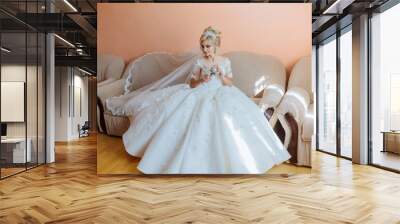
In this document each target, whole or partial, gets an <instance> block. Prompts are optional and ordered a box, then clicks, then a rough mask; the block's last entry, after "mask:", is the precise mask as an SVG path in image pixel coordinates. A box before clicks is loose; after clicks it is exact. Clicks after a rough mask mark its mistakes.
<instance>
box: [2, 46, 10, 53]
mask: <svg viewBox="0 0 400 224" xmlns="http://www.w3.org/2000/svg"><path fill="white" fill-rule="evenodd" d="M1 50H2V51H4V52H6V53H10V52H11V50H9V49H7V48H5V47H1Z"/></svg>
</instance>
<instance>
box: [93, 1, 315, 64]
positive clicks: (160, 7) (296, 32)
mask: <svg viewBox="0 0 400 224" xmlns="http://www.w3.org/2000/svg"><path fill="white" fill-rule="evenodd" d="M97 9H98V16H97V18H98V24H97V30H98V40H97V41H98V43H97V51H98V52H99V53H108V54H114V55H119V56H122V57H123V58H124V59H125V61H130V60H132V59H134V58H136V57H138V56H140V55H143V54H144V53H146V52H150V51H168V52H184V51H188V50H192V49H195V48H198V47H199V44H198V39H199V37H200V34H201V32H202V31H203V29H204V28H206V27H207V26H209V25H212V26H215V27H216V28H217V29H219V30H220V31H221V32H222V44H221V51H220V53H224V52H227V51H252V52H256V53H263V54H270V55H274V56H276V57H277V58H279V59H280V60H281V61H282V62H283V63H284V65H285V66H286V68H287V70H288V71H290V69H291V67H292V66H293V64H294V63H295V62H296V61H297V60H298V59H299V58H300V57H302V56H306V55H311V47H312V46H311V3H306V4H303V3H299V4H294V3H291V4H278V3H273V4H271V3H270V4H268V3H190V4H188V3H135V4H129V3H120V4H115V3H99V4H98V6H97Z"/></svg>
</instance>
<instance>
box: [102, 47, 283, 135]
mask: <svg viewBox="0 0 400 224" xmlns="http://www.w3.org/2000/svg"><path fill="white" fill-rule="evenodd" d="M192 56H194V54H193V53H185V54H179V55H173V54H169V53H165V52H152V53H148V54H145V55H144V56H142V57H140V58H138V59H136V60H133V61H132V62H131V63H129V65H128V66H126V68H125V71H124V72H121V74H119V75H118V72H116V71H120V69H119V67H118V66H111V67H110V66H105V65H98V70H99V71H100V74H102V77H111V78H106V79H103V78H102V79H101V82H102V83H99V84H100V85H99V86H98V89H97V95H98V118H99V119H98V123H99V127H100V128H99V130H100V131H102V132H104V133H106V134H108V135H114V136H121V135H122V134H123V133H124V132H125V131H126V130H127V128H128V126H129V124H130V122H129V119H128V118H127V117H125V116H116V115H113V114H111V112H110V111H108V110H107V108H105V107H104V105H105V100H106V99H107V98H108V97H111V96H118V95H122V94H123V93H124V92H126V91H134V90H135V89H138V88H140V87H142V86H144V85H146V84H148V83H151V82H154V81H156V80H158V79H160V78H161V77H163V76H164V75H166V74H168V73H169V72H171V71H172V70H173V69H175V68H177V67H178V66H179V65H181V64H183V63H184V62H185V61H186V60H188V59H189V58H191V57H192ZM224 56H226V57H228V58H229V59H230V60H231V66H232V72H233V74H234V77H233V82H234V85H235V86H237V87H238V88H240V89H241V90H242V91H243V92H244V93H245V94H246V95H247V96H249V97H250V98H253V100H254V101H255V102H256V103H259V101H260V99H261V97H262V96H263V94H264V97H263V98H262V99H263V107H265V108H269V107H274V108H275V107H276V106H277V105H278V102H279V101H280V97H282V96H283V94H282V91H284V86H285V83H286V73H285V67H284V65H283V64H282V63H281V62H280V61H279V60H278V59H277V58H275V57H273V56H270V55H260V54H255V53H251V52H228V53H226V54H224ZM99 57H100V59H102V60H98V62H99V63H105V64H107V63H111V64H112V63H113V62H111V61H110V60H113V57H108V56H105V57H103V56H102V55H100V56H99ZM103 58H104V59H103ZM116 60H118V61H120V60H119V59H116ZM118 63H119V62H118ZM119 64H120V63H119ZM116 67H118V69H117V68H116ZM110 68H115V69H114V70H113V69H110ZM107 69H108V71H107ZM110 70H111V71H110ZM107 72H111V73H113V75H108V74H103V73H107ZM118 77H119V78H118ZM107 80H109V81H107ZM271 86H278V87H279V88H275V89H274V88H271ZM266 88H267V89H268V90H267V91H265V89H266ZM266 93H268V94H267V95H265V94H266ZM131 119H134V118H131Z"/></svg>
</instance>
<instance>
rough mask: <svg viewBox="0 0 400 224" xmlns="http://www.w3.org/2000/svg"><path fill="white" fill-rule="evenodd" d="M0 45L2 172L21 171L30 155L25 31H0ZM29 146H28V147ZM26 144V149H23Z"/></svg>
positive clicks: (4, 174)
mask: <svg viewBox="0 0 400 224" xmlns="http://www.w3.org/2000/svg"><path fill="white" fill-rule="evenodd" d="M1 46H2V47H3V49H4V48H6V49H8V50H7V51H4V50H1V87H0V88H1V106H0V109H1V123H2V125H3V131H4V132H3V133H2V140H1V149H0V150H1V175H2V178H3V177H6V176H9V175H12V174H15V173H18V172H21V171H24V170H25V165H26V164H25V163H26V161H27V160H29V159H30V152H31V151H30V150H29V149H30V148H29V145H30V144H29V143H28V144H27V142H26V120H25V91H26V69H27V67H26V33H25V32H20V33H2V34H1ZM27 146H28V147H27ZM27 148H28V150H26V149H27Z"/></svg>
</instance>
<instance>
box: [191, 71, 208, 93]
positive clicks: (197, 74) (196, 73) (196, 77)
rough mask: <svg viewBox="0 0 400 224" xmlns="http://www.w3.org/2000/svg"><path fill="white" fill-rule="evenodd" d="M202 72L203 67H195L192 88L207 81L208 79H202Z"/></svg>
mask: <svg viewBox="0 0 400 224" xmlns="http://www.w3.org/2000/svg"><path fill="white" fill-rule="evenodd" d="M200 74H201V68H199V69H195V70H194V71H193V72H192V78H191V79H190V83H189V85H190V87H191V88H196V87H197V86H198V85H200V84H201V83H203V82H204V81H206V80H203V79H202V77H201V75H200Z"/></svg>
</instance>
